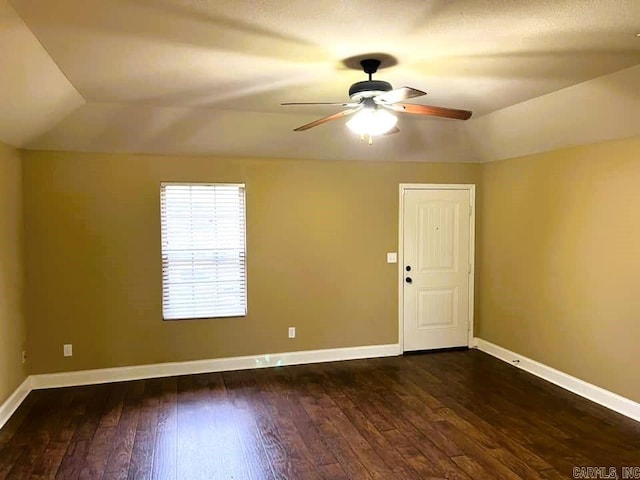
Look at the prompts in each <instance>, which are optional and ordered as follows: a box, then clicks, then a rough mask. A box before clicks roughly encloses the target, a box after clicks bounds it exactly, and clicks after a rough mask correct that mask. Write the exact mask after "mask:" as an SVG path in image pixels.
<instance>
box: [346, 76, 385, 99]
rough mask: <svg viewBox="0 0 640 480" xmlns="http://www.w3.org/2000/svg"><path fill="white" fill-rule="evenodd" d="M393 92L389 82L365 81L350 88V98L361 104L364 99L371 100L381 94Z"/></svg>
mask: <svg viewBox="0 0 640 480" xmlns="http://www.w3.org/2000/svg"><path fill="white" fill-rule="evenodd" d="M390 90H393V87H392V86H391V84H390V83H389V82H385V81H384V80H365V81H363V82H356V83H354V84H353V85H351V88H349V97H351V100H353V101H355V102H359V101H360V100H362V99H363V98H371V97H375V96H376V95H380V94H381V93H384V92H388V91H390Z"/></svg>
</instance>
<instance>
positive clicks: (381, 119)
mask: <svg viewBox="0 0 640 480" xmlns="http://www.w3.org/2000/svg"><path fill="white" fill-rule="evenodd" d="M396 123H398V117H396V116H395V115H394V114H392V113H391V112H389V111H388V110H385V109H383V108H376V109H373V108H363V109H362V110H360V111H359V112H358V113H356V114H355V115H354V116H353V118H352V119H351V120H349V121H348V122H347V127H349V129H350V130H351V131H352V132H354V133H357V134H358V135H369V136H371V137H374V136H376V135H382V134H384V133H387V132H388V131H389V130H391V129H392V128H393V127H394V126H395V125H396Z"/></svg>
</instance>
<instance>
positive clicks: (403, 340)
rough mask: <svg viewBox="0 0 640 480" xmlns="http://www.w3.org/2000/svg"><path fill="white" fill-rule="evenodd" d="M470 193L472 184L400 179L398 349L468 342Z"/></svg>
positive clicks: (471, 201) (471, 236) (470, 292)
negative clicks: (403, 181) (407, 182)
mask: <svg viewBox="0 0 640 480" xmlns="http://www.w3.org/2000/svg"><path fill="white" fill-rule="evenodd" d="M474 197H475V187H474V186H473V185H400V244H399V247H400V253H401V255H400V263H399V268H400V277H399V280H400V282H401V283H400V332H399V335H400V344H401V346H402V350H403V351H415V350H430V349H437V348H448V347H461V346H469V345H471V343H470V339H471V338H472V332H471V328H470V327H471V325H472V319H473V240H474V235H473V230H474V211H473V203H474ZM407 267H409V268H410V269H411V270H410V271H407ZM408 282H411V283H408Z"/></svg>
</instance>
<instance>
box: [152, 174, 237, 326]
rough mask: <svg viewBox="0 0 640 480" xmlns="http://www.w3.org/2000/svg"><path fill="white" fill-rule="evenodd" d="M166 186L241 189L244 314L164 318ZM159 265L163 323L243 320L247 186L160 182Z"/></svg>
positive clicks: (225, 183) (232, 183)
mask: <svg viewBox="0 0 640 480" xmlns="http://www.w3.org/2000/svg"><path fill="white" fill-rule="evenodd" d="M167 186H189V187H193V186H197V187H216V186H222V187H238V188H240V189H242V195H243V212H242V213H243V214H244V228H243V232H242V233H243V237H242V242H243V246H244V314H218V315H207V316H184V317H179V318H166V316H165V308H164V303H165V302H164V299H165V294H164V287H165V281H164V278H165V275H164V256H165V253H164V238H165V237H164V228H163V227H164V218H165V216H164V215H163V212H162V201H163V195H164V188H165V187H167ZM159 192H160V265H161V310H162V320H163V321H165V322H176V321H177V322H180V321H188V320H208V319H210V320H215V319H223V318H244V317H246V316H247V315H248V313H249V292H248V288H249V287H248V274H247V186H246V183H244V182H173V181H163V182H160V189H159Z"/></svg>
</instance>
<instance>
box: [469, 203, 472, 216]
mask: <svg viewBox="0 0 640 480" xmlns="http://www.w3.org/2000/svg"><path fill="white" fill-rule="evenodd" d="M472 213H473V205H469V216H471V214H472Z"/></svg>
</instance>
